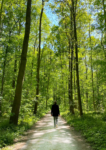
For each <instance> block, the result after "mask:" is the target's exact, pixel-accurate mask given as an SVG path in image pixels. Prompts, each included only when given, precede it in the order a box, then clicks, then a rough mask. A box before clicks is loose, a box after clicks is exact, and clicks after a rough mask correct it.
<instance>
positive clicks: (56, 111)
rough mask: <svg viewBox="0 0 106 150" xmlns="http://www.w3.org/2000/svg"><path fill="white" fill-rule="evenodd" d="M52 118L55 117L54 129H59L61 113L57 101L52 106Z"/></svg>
mask: <svg viewBox="0 0 106 150" xmlns="http://www.w3.org/2000/svg"><path fill="white" fill-rule="evenodd" d="M51 116H53V117H54V127H57V124H58V116H60V111H59V106H58V105H57V103H56V101H55V102H54V105H52V109H51Z"/></svg>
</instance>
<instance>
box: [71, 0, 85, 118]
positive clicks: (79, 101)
mask: <svg viewBox="0 0 106 150" xmlns="http://www.w3.org/2000/svg"><path fill="white" fill-rule="evenodd" d="M72 9H73V21H74V39H75V52H76V75H77V91H78V103H79V110H80V116H82V115H83V111H82V102H81V95H80V84H79V67H78V45H77V31H76V12H75V9H74V0H72Z"/></svg>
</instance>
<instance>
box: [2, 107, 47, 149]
mask: <svg viewBox="0 0 106 150" xmlns="http://www.w3.org/2000/svg"><path fill="white" fill-rule="evenodd" d="M47 112H48V110H43V112H39V113H37V115H36V116H34V115H33V116H31V115H30V116H29V115H24V117H23V118H22V117H20V118H19V121H18V125H17V126H15V125H13V124H9V118H7V119H4V118H1V119H0V149H1V148H2V147H5V146H7V145H10V144H13V142H14V139H16V138H18V137H19V136H20V135H23V134H24V132H25V131H27V130H28V129H30V128H31V127H32V126H33V124H35V123H36V122H37V121H38V120H39V119H40V118H41V117H43V116H44V115H45V113H47Z"/></svg>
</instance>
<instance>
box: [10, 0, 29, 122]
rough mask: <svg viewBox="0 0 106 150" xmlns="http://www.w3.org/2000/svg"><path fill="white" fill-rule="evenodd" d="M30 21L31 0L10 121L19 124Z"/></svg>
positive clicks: (27, 11)
mask: <svg viewBox="0 0 106 150" xmlns="http://www.w3.org/2000/svg"><path fill="white" fill-rule="evenodd" d="M30 21H31V0H27V10H26V25H25V35H24V41H23V48H22V54H21V62H20V67H19V72H18V78H17V85H16V90H15V97H14V102H13V107H12V111H11V113H12V114H11V116H10V123H13V124H15V125H17V123H18V116H19V109H20V104H21V94H22V82H23V77H24V73H25V67H26V62H27V50H28V41H29V33H30Z"/></svg>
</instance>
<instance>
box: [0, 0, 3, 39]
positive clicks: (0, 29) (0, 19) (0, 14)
mask: <svg viewBox="0 0 106 150" xmlns="http://www.w3.org/2000/svg"><path fill="white" fill-rule="evenodd" d="M3 3H4V0H2V2H1V9H0V37H1V36H2V10H3Z"/></svg>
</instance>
